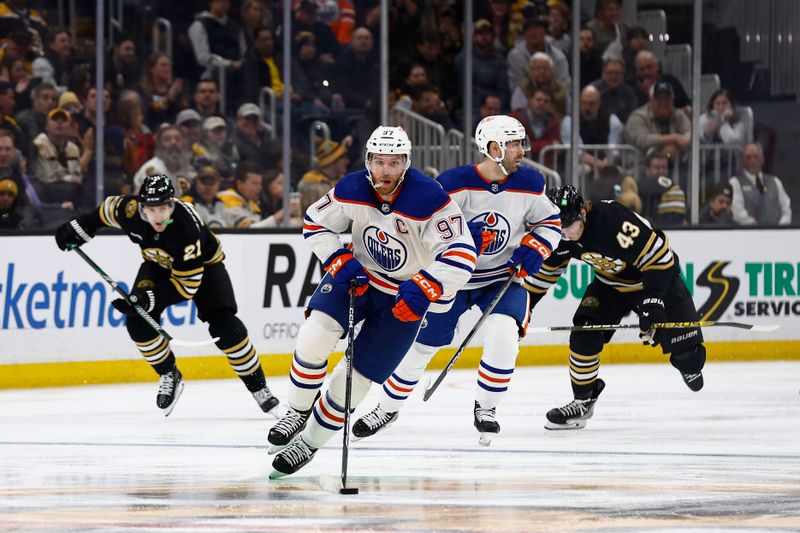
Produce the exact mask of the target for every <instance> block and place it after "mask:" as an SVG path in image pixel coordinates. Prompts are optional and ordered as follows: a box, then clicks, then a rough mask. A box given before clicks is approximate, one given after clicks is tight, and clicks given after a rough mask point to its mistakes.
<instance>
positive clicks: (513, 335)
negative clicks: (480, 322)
mask: <svg viewBox="0 0 800 533" xmlns="http://www.w3.org/2000/svg"><path fill="white" fill-rule="evenodd" d="M484 327H485V329H484V331H486V335H485V337H484V340H483V360H484V362H486V363H488V364H492V366H495V365H496V366H499V367H502V368H506V367H508V366H509V365H513V364H514V361H515V360H516V358H517V354H518V353H519V326H518V325H517V321H516V320H514V318H513V317H511V316H509V315H501V314H493V315H489V316H488V317H486V322H485V323H484Z"/></svg>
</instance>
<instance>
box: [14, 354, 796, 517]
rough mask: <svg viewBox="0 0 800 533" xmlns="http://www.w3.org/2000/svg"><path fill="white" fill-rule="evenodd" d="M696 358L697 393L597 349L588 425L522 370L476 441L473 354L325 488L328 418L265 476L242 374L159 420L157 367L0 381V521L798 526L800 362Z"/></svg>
mask: <svg viewBox="0 0 800 533" xmlns="http://www.w3.org/2000/svg"><path fill="white" fill-rule="evenodd" d="M435 374H436V373H435V372H433V373H431V374H430V375H431V376H435ZM704 375H705V382H706V385H705V388H704V389H703V390H702V391H701V392H699V393H693V392H691V391H690V390H689V389H688V388H687V387H686V386H685V385H684V384H683V382H682V380H681V378H680V376H679V374H678V372H677V371H675V370H674V369H673V368H671V367H670V366H669V364H668V363H665V364H661V365H604V366H603V367H602V368H601V376H602V377H603V378H604V379H605V381H606V384H607V387H606V389H605V391H604V392H603V394H602V396H601V397H600V399H599V401H598V403H597V406H596V409H595V414H594V417H593V418H592V419H591V420H590V421H589V423H588V424H587V426H586V428H585V429H583V430H578V431H561V432H553V431H547V430H545V429H544V428H543V423H544V420H545V418H544V415H545V413H546V411H547V410H548V409H550V408H552V407H556V406H560V405H562V404H564V403H566V402H567V401H569V400H570V399H571V396H572V394H571V391H570V387H569V379H568V376H567V370H566V368H564V367H527V368H520V369H517V371H516V372H515V374H514V377H513V381H512V387H511V390H510V392H509V393H508V395H507V396H506V398H505V399H504V401H503V402H502V404H501V405H500V407H499V409H498V419H499V421H500V424H501V426H502V430H501V432H500V434H499V435H498V436H497V437H495V438H494V440H493V442H492V444H491V446H490V447H488V448H487V447H482V446H479V445H478V433H477V432H476V431H475V429H474V428H473V426H472V404H473V395H474V388H475V371H474V370H456V371H453V372H452V373H451V375H449V376H448V377H447V379H446V381H445V383H444V384H443V386H442V387H441V388H440V389H439V390H438V391H436V393H435V394H434V395H433V397H432V398H431V400H430V401H429V402H426V403H424V402H422V394H421V392H422V390H421V389H422V388H421V387H420V389H419V390H417V391H416V392H415V394H414V395H413V396H412V397H411V399H410V400H409V401H408V402H407V405H406V407H405V408H404V410H403V411H402V412H401V415H400V417H399V419H398V421H397V422H396V423H395V424H394V425H393V426H392V427H391V428H390V429H388V430H387V431H386V432H384V433H381V434H378V435H376V436H374V437H372V438H368V439H365V440H362V441H360V442H358V443H356V444H354V445H353V449H352V451H351V455H350V469H349V482H350V483H349V484H350V485H352V486H355V487H358V488H359V489H360V494H358V495H355V496H343V495H339V494H337V493H335V492H333V491H332V490H330V489H331V487H332V486H334V485H335V480H336V478H337V477H338V476H339V474H340V467H341V438H340V437H338V436H337V437H335V438H334V440H332V441H331V442H330V444H329V446H328V447H327V448H325V449H323V450H321V451H320V452H319V453H318V454H317V456H316V457H315V458H314V460H313V461H312V462H311V463H310V464H309V465H307V466H306V467H305V468H304V469H303V470H301V471H300V472H298V473H297V474H296V475H294V476H290V477H286V478H283V479H281V480H277V481H269V480H268V479H267V476H268V475H269V473H270V471H271V467H270V461H271V459H272V457H270V456H268V455H267V453H266V434H267V431H268V428H269V426H270V425H271V423H272V421H270V420H268V419H267V418H266V417H265V416H264V415H263V414H262V413H261V412H260V410H259V409H258V407H257V405H256V404H255V402H254V401H253V399H252V397H250V395H249V393H247V392H246V390H245V388H244V386H243V385H242V384H241V383H240V382H239V381H238V380H234V379H231V380H220V381H191V380H190V381H187V383H186V389H185V391H184V393H183V396H182V398H181V399H180V402H179V404H178V405H177V407H176V408H175V411H174V412H173V413H172V415H170V417H169V418H164V417H163V416H162V415H161V413H160V411H159V410H158V409H157V408H156V407H155V393H156V388H157V385H156V381H155V379H154V381H153V382H152V383H147V384H134V385H113V386H85V387H75V388H61V389H35V390H7V391H0V531H30V530H34V531H59V532H62V531H118V530H135V531H139V532H143V531H156V530H161V529H165V528H166V529H169V530H170V531H326V532H327V531H345V530H347V531H351V530H359V531H448V532H455V531H470V532H471V531H515V532H523V531H526V532H527V531H681V532H687V531H704V532H707V531H730V530H736V531H737V532H742V531H748V532H749V531H800V394H798V392H799V391H800V362H765V363H714V362H711V363H709V364H708V365H707V366H706V369H705V372H704ZM269 382H270V385H271V387H272V389H273V391H275V392H276V393H277V394H278V395H279V397H281V398H283V397H285V391H286V386H287V380H286V378H270V380H269ZM376 398H377V388H373V391H372V392H371V393H370V395H369V396H368V398H367V399H366V400H365V402H364V403H363V404H362V405H361V406H360V407H359V409H358V410H357V412H356V415H355V416H358V415H359V414H363V413H365V412H366V411H368V410H369V409H371V408H372V407H373V406H374V402H375V401H376ZM321 487H322V488H325V489H328V490H322V488H321Z"/></svg>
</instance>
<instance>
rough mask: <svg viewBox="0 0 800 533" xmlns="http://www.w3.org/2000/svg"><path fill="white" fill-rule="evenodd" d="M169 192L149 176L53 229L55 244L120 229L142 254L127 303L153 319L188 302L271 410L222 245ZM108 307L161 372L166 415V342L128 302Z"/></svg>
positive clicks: (170, 375)
mask: <svg viewBox="0 0 800 533" xmlns="http://www.w3.org/2000/svg"><path fill="white" fill-rule="evenodd" d="M174 196H175V189H174V188H173V186H172V183H171V181H170V179H169V178H168V177H167V176H165V175H163V174H156V175H151V176H147V177H145V179H144V182H143V184H142V187H141V190H140V193H139V195H138V196H133V195H129V196H109V197H108V198H106V199H105V200H104V201H103V203H102V204H100V206H99V207H98V208H97V209H94V210H92V211H90V212H88V213H85V214H83V215H80V216H79V217H77V218H75V219H73V220H71V221H69V222H66V223H64V224H62V225H61V226H59V227H58V228H57V229H56V235H55V236H56V243H57V244H58V247H59V248H61V249H62V250H67V249H70V248H72V247H77V246H81V245H82V244H85V243H87V242H89V240H90V239H91V238H92V237H94V235H95V233H97V231H98V230H99V229H101V228H102V227H105V226H108V227H112V228H117V229H120V230H122V231H123V232H125V234H127V236H128V238H130V239H131V240H132V241H133V242H134V243H136V244H138V245H139V247H140V248H141V249H142V256H143V257H144V262H143V263H142V265H141V266H140V267H139V272H138V274H137V276H136V281H134V284H133V289H132V290H131V291H130V296H129V300H130V301H131V302H134V303H137V304H138V305H140V306H141V307H142V308H143V309H144V310H145V311H146V312H147V313H148V314H150V316H151V317H153V318H154V319H155V320H156V321H158V319H159V317H160V316H161V313H162V311H164V309H165V308H167V307H169V306H170V305H173V304H177V303H180V302H183V301H185V300H189V299H193V300H194V302H195V304H196V305H197V314H198V317H199V318H200V320H202V321H203V322H206V323H207V324H208V331H209V333H210V334H211V336H212V337H215V338H216V337H218V338H219V340H217V341H216V345H217V347H218V348H219V349H220V350H222V351H223V352H224V353H225V355H227V356H228V362H229V363H230V365H231V367H232V368H233V370H234V372H236V374H237V375H238V376H239V377H240V378H241V380H242V381H243V382H244V384H245V386H246V387H247V389H248V390H249V391H250V392H251V393H252V394H253V397H254V398H255V399H256V402H258V405H259V406H260V407H261V409H262V410H263V411H264V412H269V411H271V410H272V409H274V408H275V407H276V406H277V405H278V399H277V398H276V397H275V396H273V395H272V393H271V392H270V390H269V387H267V383H266V378H265V377H264V372H263V370H262V369H261V363H260V361H259V359H258V354H257V353H256V351H255V348H253V344H252V343H251V342H250V339H249V337H248V335H247V328H245V325H244V324H243V323H242V321H241V320H239V318H238V317H237V316H236V311H237V306H236V300H235V297H234V294H233V287H232V285H231V280H230V277H229V276H228V272H227V270H225V265H224V263H223V259H224V258H225V254H223V252H222V245H221V244H220V242H219V239H218V238H217V236H216V235H214V233H213V232H212V231H211V230H210V229H208V227H207V226H206V225H205V224H204V223H203V221H202V220H201V219H200V217H199V216H198V215H197V213H196V212H195V210H194V208H193V207H192V206H191V205H190V204H187V203H184V202H182V201H180V200H176V199H175V198H174ZM111 304H112V305H113V306H114V307H115V308H116V309H117V310H118V311H120V312H121V313H123V314H125V315H126V318H127V328H128V333H129V334H130V337H131V339H132V340H133V341H134V342H135V343H136V346H137V347H138V348H139V351H140V352H141V353H142V355H143V356H144V358H145V359H146V360H147V362H148V363H149V364H150V365H151V366H152V367H153V370H155V371H156V373H158V375H159V376H160V380H159V387H158V395H157V397H156V404H157V405H158V407H159V408H160V409H162V410H163V412H164V416H169V414H170V413H171V412H172V409H173V408H174V407H175V404H176V403H177V401H178V398H179V397H180V394H181V392H182V391H183V377H182V376H181V372H180V370H178V368H177V366H176V362H175V356H174V355H173V353H172V350H171V349H170V346H169V343H168V342H167V340H166V339H165V338H163V337H162V336H161V335H159V334H157V333H155V332H154V330H153V329H152V328H151V327H150V326H149V325H148V324H147V322H145V320H144V319H143V318H141V317H140V316H139V315H138V314H137V313H136V311H135V309H134V308H133V307H132V305H131V304H130V303H128V301H126V300H125V299H122V298H118V299H116V300H114V301H112V302H111Z"/></svg>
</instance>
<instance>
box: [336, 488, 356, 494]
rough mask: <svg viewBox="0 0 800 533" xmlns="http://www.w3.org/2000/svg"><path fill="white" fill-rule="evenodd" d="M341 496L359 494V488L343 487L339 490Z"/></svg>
mask: <svg viewBox="0 0 800 533" xmlns="http://www.w3.org/2000/svg"><path fill="white" fill-rule="evenodd" d="M339 494H358V488H357V487H342V488H341V489H339Z"/></svg>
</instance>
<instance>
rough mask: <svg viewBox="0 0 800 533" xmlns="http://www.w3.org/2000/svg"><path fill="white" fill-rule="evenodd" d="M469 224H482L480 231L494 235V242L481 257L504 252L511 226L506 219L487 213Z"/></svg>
mask: <svg viewBox="0 0 800 533" xmlns="http://www.w3.org/2000/svg"><path fill="white" fill-rule="evenodd" d="M470 222H483V228H482V231H491V232H493V233H494V235H495V237H494V241H492V244H490V245H489V247H488V248H486V250H485V251H484V252H483V254H482V255H487V256H488V255H495V254H498V253H500V252H502V251H503V250H505V248H506V245H507V244H508V238H509V235H511V224H510V223H509V221H508V219H507V218H506V217H504V216H503V215H501V214H500V213H498V212H496V211H488V212H484V213H481V214H480V215H478V216H476V217H475V218H473V219H472V220H470Z"/></svg>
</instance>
